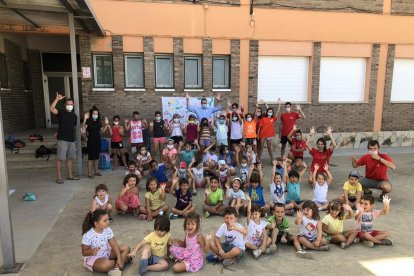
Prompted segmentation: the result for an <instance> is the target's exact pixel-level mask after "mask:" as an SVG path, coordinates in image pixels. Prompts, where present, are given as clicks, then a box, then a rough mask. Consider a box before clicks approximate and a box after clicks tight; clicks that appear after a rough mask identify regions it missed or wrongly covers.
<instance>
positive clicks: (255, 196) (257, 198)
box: [249, 186, 266, 207]
mask: <svg viewBox="0 0 414 276" xmlns="http://www.w3.org/2000/svg"><path fill="white" fill-rule="evenodd" d="M249 196H250V199H251V200H252V204H257V205H259V206H260V207H263V206H264V205H265V204H266V203H265V201H264V197H263V187H262V186H258V187H257V188H256V189H253V188H252V187H249Z"/></svg>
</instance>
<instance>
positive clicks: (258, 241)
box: [244, 238, 262, 247]
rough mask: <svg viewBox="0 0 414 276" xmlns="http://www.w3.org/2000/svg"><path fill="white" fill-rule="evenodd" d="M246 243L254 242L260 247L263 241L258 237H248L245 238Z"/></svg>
mask: <svg viewBox="0 0 414 276" xmlns="http://www.w3.org/2000/svg"><path fill="white" fill-rule="evenodd" d="M244 243H251V244H253V245H254V246H256V247H260V245H261V244H262V241H261V240H257V239H256V240H251V239H249V238H246V239H245V240H244Z"/></svg>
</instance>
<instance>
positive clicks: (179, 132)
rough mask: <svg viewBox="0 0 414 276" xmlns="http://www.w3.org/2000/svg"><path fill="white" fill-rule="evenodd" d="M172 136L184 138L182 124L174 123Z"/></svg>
mask: <svg viewBox="0 0 414 276" xmlns="http://www.w3.org/2000/svg"><path fill="white" fill-rule="evenodd" d="M171 126H172V128H173V129H172V131H171V136H183V131H182V129H181V127H182V125H181V123H173V124H172V125H171Z"/></svg>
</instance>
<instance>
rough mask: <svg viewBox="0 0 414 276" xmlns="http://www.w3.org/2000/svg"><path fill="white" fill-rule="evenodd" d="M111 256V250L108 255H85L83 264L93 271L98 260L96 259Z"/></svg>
mask: <svg viewBox="0 0 414 276" xmlns="http://www.w3.org/2000/svg"><path fill="white" fill-rule="evenodd" d="M109 256H111V251H109V252H108V253H107V254H106V256H88V257H84V258H83V266H84V267H85V268H86V269H87V270H89V271H91V272H93V264H94V263H95V262H96V260H98V259H109Z"/></svg>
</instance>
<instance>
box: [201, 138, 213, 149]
mask: <svg viewBox="0 0 414 276" xmlns="http://www.w3.org/2000/svg"><path fill="white" fill-rule="evenodd" d="M198 142H199V143H200V147H203V148H206V147H208V146H210V145H211V141H210V139H200V140H199V141H198Z"/></svg>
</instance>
